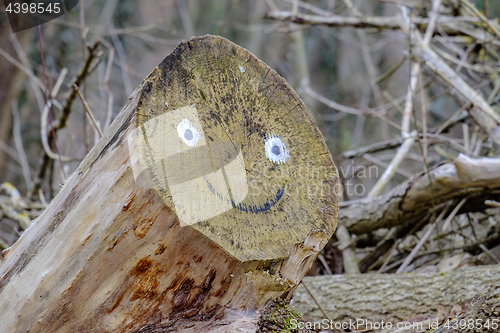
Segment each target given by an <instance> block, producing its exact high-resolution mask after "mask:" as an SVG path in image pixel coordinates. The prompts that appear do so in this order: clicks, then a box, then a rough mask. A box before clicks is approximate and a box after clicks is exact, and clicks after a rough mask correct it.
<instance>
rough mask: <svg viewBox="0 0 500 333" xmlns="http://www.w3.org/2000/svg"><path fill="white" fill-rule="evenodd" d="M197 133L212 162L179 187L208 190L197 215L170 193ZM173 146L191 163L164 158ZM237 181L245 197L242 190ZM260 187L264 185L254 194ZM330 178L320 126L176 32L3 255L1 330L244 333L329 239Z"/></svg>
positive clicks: (259, 74)
mask: <svg viewBox="0 0 500 333" xmlns="http://www.w3.org/2000/svg"><path fill="white" fill-rule="evenodd" d="M176 110H183V111H186V112H187V113H186V114H184V115H181V116H179V117H180V119H179V118H175V117H178V115H177V114H178V112H176ZM193 110H197V113H193V112H192V111H193ZM189 112H191V113H189ZM165 115H167V116H165ZM170 116H172V117H174V118H175V119H178V120H180V122H179V123H175V124H174V125H172V123H169V122H166V121H165V119H166V118H168V117H170ZM191 116H193V117H191ZM196 116H197V117H196ZM184 120H187V122H184ZM148 121H149V122H148ZM181 123H183V124H188V125H189V126H187V127H182V126H184V125H182V126H181V125H180V124H181ZM155 126H156V127H155ZM158 126H160V127H158ZM161 126H166V127H161ZM168 126H174V128H173V129H172V128H170V127H168ZM197 126H200V127H197ZM188 129H189V131H190V132H188V131H187V130H188ZM172 130H173V131H174V132H173V133H172V132H171V131H172ZM181 130H182V131H181ZM196 131H198V133H197V132H196ZM160 136H165V139H161V138H160ZM172 138H176V139H177V141H178V142H177V143H173V142H174V141H173V139H172ZM195 138H197V140H195ZM276 138H278V139H279V141H278V140H276ZM141 140H142V141H141ZM162 140H163V141H162ZM169 140H170V141H169ZM194 141H196V142H194ZM221 142H226V143H228V142H230V143H231V145H230V146H229V147H231V149H228V148H227V147H228V146H227V145H223V144H220V143H221ZM181 143H185V144H186V146H182V147H183V148H182V149H181V150H177V151H174V152H172V151H171V150H168V149H170V148H168V147H170V146H168V144H172V145H178V146H179V147H180V146H181V145H180V144H181ZM198 143H199V145H198V146H202V144H205V143H206V145H208V146H210V149H209V150H208V151H209V152H210V154H212V155H211V156H213V157H212V158H208V159H207V160H203V159H201V160H198V162H199V163H200V168H203V169H202V171H203V172H202V173H203V175H202V176H199V178H202V179H203V182H198V183H187V184H186V185H185V191H186V192H187V193H189V194H190V195H191V196H192V198H191V199H192V200H193V201H195V200H199V199H200V198H199V197H202V196H203V195H206V196H212V197H215V198H216V199H217V200H218V201H217V200H211V199H213V198H211V199H207V201H203V200H201V201H199V202H201V205H200V206H198V207H200V208H202V209H205V210H204V211H202V212H201V213H200V211H197V210H194V208H193V207H194V206H195V205H191V204H190V203H189V202H187V201H186V200H187V199H189V196H186V195H184V196H183V192H182V191H179V188H178V187H176V188H175V189H173V185H179V184H181V183H182V182H189V181H193V179H194V180H196V177H194V176H193V175H197V174H198V173H199V172H200V171H199V170H198V169H197V168H193V166H192V165H190V164H189V163H194V162H195V161H196V158H206V151H204V150H203V149H204V148H200V149H197V150H196V152H195V153H190V154H187V153H186V151H188V149H187V148H186V147H188V148H189V147H194V146H196V147H195V148H193V149H196V148H199V147H198V146H197V144H198ZM156 144H158V145H162V144H163V146H164V147H163V148H159V147H157V146H156ZM165 147H167V148H165ZM220 147H225V148H224V149H226V150H225V153H226V154H220V152H217V151H216V149H219V148H220ZM172 153H176V154H182V155H176V157H177V158H179V156H184V157H187V159H186V161H188V162H186V163H184V164H183V163H178V162H171V161H168V160H167V159H168V157H170V156H171V155H169V154H172ZM218 154H219V155H218ZM270 154H273V155H270ZM200 156H201V157H200ZM235 156H236V157H235ZM203 162H205V163H208V165H204V164H203ZM231 162H235V164H231ZM159 165H160V166H161V167H162V168H163V170H164V173H163V174H160V173H159V170H160V167H159ZM228 165H231V168H228V167H227V166H228ZM165 167H175V168H177V169H176V170H175V171H176V172H177V173H174V175H172V170H166V169H165ZM315 168H318V170H320V172H316V173H308V174H306V171H311V170H315ZM222 169H224V172H221V173H219V174H218V173H217V172H218V171H220V170H222ZM234 170H243V174H239V173H237V172H236V173H234ZM265 172H267V178H264V175H262V173H265ZM301 172H303V174H302V173H301ZM175 175H177V176H175ZM217 175H219V176H220V175H222V176H224V177H223V178H222V179H223V180H224V181H223V182H222V181H221V182H219V181H218V180H216V179H217ZM235 175H236V176H238V177H239V178H238V179H237V180H238V181H239V182H237V181H235V180H234V179H231V177H233V178H235V177H234V176H235ZM171 177H174V178H171ZM211 177H213V178H211ZM245 178H246V182H247V184H248V193H244V192H245V191H246V190H245V189H244V190H242V189H241V188H240V187H238V186H242V185H241V184H242V182H243V181H245ZM207 180H208V182H207ZM266 181H267V182H269V184H267V185H270V187H269V188H270V189H274V190H275V192H272V191H271V192H264V191H260V192H252V190H251V186H254V187H255V186H257V185H262V186H264V185H266V183H265V182H266ZM209 183H210V184H211V186H209ZM221 184H224V185H225V186H226V187H227V188H229V189H226V190H225V189H224V187H223V186H221V187H220V188H217V186H219V185H221ZM235 184H239V185H235ZM336 184H337V173H336V170H335V167H334V165H333V162H332V160H331V157H330V155H329V153H328V151H327V149H326V146H325V144H324V141H323V139H322V136H321V134H320V132H319V131H318V129H317V127H316V125H315V124H314V122H313V121H312V118H311V116H310V115H309V113H308V112H307V110H306V109H305V107H304V105H303V103H302V102H301V101H300V99H299V98H298V96H297V95H296V94H295V92H293V91H292V90H291V88H290V87H289V86H288V84H287V83H286V82H285V81H284V80H283V79H282V78H281V77H280V76H279V75H278V74H277V73H276V72H274V71H273V70H271V69H270V68H268V67H267V66H266V65H264V64H263V63H262V62H261V61H260V60H258V59H256V58H255V57H254V56H253V55H252V54H250V53H249V52H248V51H246V50H244V49H242V48H241V47H239V46H236V45H234V44H232V43H231V42H229V41H227V40H225V39H223V38H220V37H213V36H205V37H200V38H194V39H192V40H190V41H188V42H183V43H181V44H180V45H179V46H178V47H177V49H176V50H175V51H174V52H173V53H172V54H171V55H170V56H168V57H167V58H166V59H165V60H164V61H163V62H162V63H161V64H160V65H159V66H158V67H157V68H156V69H155V70H153V72H152V73H151V74H150V76H149V77H147V78H146V79H145V80H144V82H143V83H142V84H141V85H140V86H139V87H138V88H137V89H136V91H135V92H134V93H133V94H132V96H131V98H130V100H129V103H128V105H127V106H126V107H125V108H124V109H123V110H122V112H121V113H120V114H119V115H118V117H117V119H116V120H115V121H114V122H113V124H112V126H111V127H110V129H109V130H108V131H107V133H105V135H104V137H103V138H102V139H101V141H100V142H99V143H98V144H97V145H96V146H95V147H94V148H93V149H92V151H91V152H90V153H89V155H88V156H87V157H86V158H85V160H84V161H83V162H82V163H81V165H80V167H79V168H78V170H77V171H76V172H75V173H74V174H73V175H72V176H70V177H69V178H68V179H67V180H66V182H65V184H64V186H63V188H62V189H61V191H60V192H59V194H58V195H57V196H56V198H55V199H54V200H53V201H52V202H51V203H50V205H49V207H48V208H47V209H46V210H45V211H44V213H43V214H42V215H41V216H40V217H39V218H38V219H36V220H35V221H33V222H32V223H31V225H30V226H29V228H28V229H27V230H26V231H25V232H24V233H23V235H22V236H21V237H20V238H19V240H18V241H17V242H16V243H15V244H14V245H13V246H12V247H11V248H9V249H7V250H5V251H4V252H3V256H2V260H1V263H0V307H1V308H2V311H1V312H0V322H1V323H2V331H5V332H28V331H29V332H32V333H33V332H44V333H45V332H58V333H64V332H71V333H73V332H160V331H161V332H170V331H175V332H183V331H185V332H218V331H219V332H231V331H235V332H237V331H249V332H251V331H255V330H256V329H257V322H258V319H259V315H260V310H261V309H262V308H263V307H264V305H265V304H266V302H267V303H268V302H269V301H270V300H275V299H277V298H287V297H290V296H291V294H292V293H293V291H294V289H295V287H296V286H297V284H298V283H299V282H300V280H301V279H302V277H303V276H304V275H305V273H306V272H307V270H308V269H309V268H310V266H311V264H312V261H313V260H314V258H315V257H316V255H317V254H318V252H319V251H320V250H321V248H322V247H323V246H324V244H325V243H326V242H327V241H328V239H329V238H330V236H331V234H332V233H333V231H334V229H335V226H336V215H337V210H338V204H337V198H336V196H335V192H334V188H335V185H336ZM167 185H168V186H167ZM202 185H203V186H202ZM304 186H305V187H304ZM307 186H313V189H314V191H315V192H312V190H311V191H310V192H309V193H305V194H304V193H303V192H302V191H304V190H305V189H307V188H308V187H307ZM193 188H194V189H198V190H199V192H198V194H199V197H195V196H194V194H196V192H195V191H194V190H193ZM214 188H216V190H217V191H218V192H217V191H212V190H213V189H214ZM207 189H208V190H207ZM276 190H277V191H278V192H276ZM327 190H328V191H327ZM224 191H226V192H224ZM242 193H243V194H242ZM277 193H278V194H280V195H279V197H278V195H277ZM219 194H220V196H219ZM244 194H246V195H244ZM228 195H229V197H227V196H228ZM179 198H180V199H181V200H178V199H179ZM220 198H222V199H220ZM176 200H177V201H176ZM227 202H229V204H230V206H224V205H223V204H225V203H227ZM208 203H211V204H212V205H218V206H217V207H215V208H214V207H206V206H204V205H206V204H208ZM245 204H246V206H245ZM251 206H252V207H256V208H252V209H253V210H251V209H250V208H249V207H251ZM245 207H246V211H245ZM207 211H208V212H209V213H210V214H212V213H214V212H215V213H218V214H217V215H212V216H210V217H206V216H207V215H203V214H206V212H207ZM200 217H202V218H206V220H203V221H202V223H199V220H196V219H197V218H200Z"/></svg>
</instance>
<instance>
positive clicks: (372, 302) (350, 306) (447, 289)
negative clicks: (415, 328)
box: [292, 265, 500, 332]
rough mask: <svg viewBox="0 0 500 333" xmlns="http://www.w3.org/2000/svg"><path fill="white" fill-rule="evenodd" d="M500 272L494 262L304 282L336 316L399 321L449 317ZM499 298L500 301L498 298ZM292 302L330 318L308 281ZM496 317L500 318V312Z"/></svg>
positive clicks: (315, 318)
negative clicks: (445, 269)
mask: <svg viewBox="0 0 500 333" xmlns="http://www.w3.org/2000/svg"><path fill="white" fill-rule="evenodd" d="M498 274H500V265H489V266H479V267H471V268H464V269H460V270H456V271H451V272H446V273H411V274H356V275H353V274H351V275H323V276H310V277H305V278H304V282H305V283H306V284H307V287H308V289H309V290H310V291H311V293H312V294H313V296H314V298H315V300H316V301H317V302H318V303H319V305H320V307H321V308H322V309H323V311H325V313H326V315H328V318H329V319H330V320H331V321H332V322H336V323H343V322H344V323H345V322H349V320H352V321H356V320H361V319H365V320H367V321H371V322H376V323H381V322H382V321H384V322H386V323H388V322H391V323H392V324H393V327H396V326H397V323H398V322H404V321H412V320H413V321H416V320H418V318H420V319H421V320H422V319H428V318H438V319H439V321H441V320H442V319H445V317H443V316H446V315H447V314H450V313H451V312H452V310H453V308H454V307H455V308H457V307H458V309H462V306H464V307H465V306H467V304H468V303H470V302H471V301H472V300H473V299H474V296H475V295H476V294H478V293H479V292H481V291H482V290H483V289H484V288H486V287H487V286H498ZM495 304H496V307H500V305H499V304H498V301H497V303H495ZM292 307H293V308H294V309H295V310H296V311H298V312H300V313H301V314H302V315H303V316H304V317H305V318H307V319H308V320H310V321H311V322H321V321H322V320H324V319H325V316H324V315H323V313H322V312H321V310H320V308H319V307H318V306H317V304H316V302H315V301H314V300H313V299H312V298H311V296H310V295H309V293H308V292H307V291H306V290H305V288H304V287H302V286H300V287H299V288H298V289H297V291H296V292H295V294H294V298H293V303H292ZM492 317H493V318H498V313H495V314H493V313H492ZM497 320H498V319H497ZM497 322H498V321H497ZM499 324H500V323H499ZM434 328H437V327H434ZM358 329H361V327H359V328H358ZM425 331H426V330H424V332H425Z"/></svg>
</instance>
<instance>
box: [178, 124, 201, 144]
mask: <svg viewBox="0 0 500 333" xmlns="http://www.w3.org/2000/svg"><path fill="white" fill-rule="evenodd" d="M177 134H179V138H181V139H182V141H184V143H185V144H187V145H188V146H189V147H194V146H196V144H197V143H198V141H199V140H200V137H201V134H200V132H199V131H198V130H197V129H196V127H194V126H193V124H191V122H190V121H189V120H187V119H186V118H184V119H183V120H182V121H181V122H180V123H179V125H177Z"/></svg>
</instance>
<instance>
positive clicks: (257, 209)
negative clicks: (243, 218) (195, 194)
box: [203, 177, 285, 213]
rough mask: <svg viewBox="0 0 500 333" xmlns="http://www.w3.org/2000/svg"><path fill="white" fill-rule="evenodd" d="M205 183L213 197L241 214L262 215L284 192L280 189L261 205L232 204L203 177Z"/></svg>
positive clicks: (231, 201)
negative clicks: (228, 204)
mask: <svg viewBox="0 0 500 333" xmlns="http://www.w3.org/2000/svg"><path fill="white" fill-rule="evenodd" d="M203 179H204V180H205V182H206V183H207V187H208V189H209V190H210V192H212V194H213V195H215V196H217V197H218V198H219V199H220V200H221V201H226V202H228V203H230V204H231V205H232V206H233V208H236V209H238V210H240V211H242V212H245V213H263V212H266V211H268V210H269V209H271V207H273V206H274V205H276V204H277V203H278V202H279V201H280V199H281V198H282V197H283V193H284V192H285V191H284V189H282V188H280V189H279V190H278V191H277V192H276V195H275V197H274V198H272V199H269V200H268V201H266V202H264V203H262V204H258V205H257V204H255V203H253V204H247V203H246V202H240V203H236V202H234V200H233V199H230V198H224V195H223V194H222V193H220V192H219V191H217V189H216V188H215V187H214V186H213V185H212V183H211V182H210V181H209V180H208V179H207V178H206V177H203Z"/></svg>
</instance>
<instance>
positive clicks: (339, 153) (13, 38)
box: [0, 0, 500, 274]
mask: <svg viewBox="0 0 500 333" xmlns="http://www.w3.org/2000/svg"><path fill="white" fill-rule="evenodd" d="M499 14H500V3H499V2H498V1H491V0H490V1H488V0H482V1H481V0H477V1H467V0H442V1H422V0H412V1H398V0H380V1H375V0H373V1H368V0H360V1H351V0H311V1H307V2H306V1H294V0H202V1H199V0H185V1H183V0H165V1H154V0H140V1H139V0H120V1H118V0H108V1H93V0H81V1H80V3H79V5H78V6H77V7H76V8H75V9H74V10H72V11H71V12H69V13H68V14H67V15H65V16H63V17H61V18H59V19H56V20H54V21H51V22H49V23H47V24H45V25H43V26H42V27H41V29H40V30H38V29H29V30H27V31H23V32H20V33H17V34H12V33H11V30H10V28H9V25H8V20H7V16H6V15H5V12H4V9H3V8H2V11H1V12H0V77H1V80H0V183H4V182H9V183H10V184H12V185H8V184H5V183H4V184H3V185H2V197H1V200H0V247H1V248H5V247H7V246H9V245H11V244H12V243H13V242H14V241H15V240H16V239H17V237H18V236H19V234H20V233H21V232H22V230H23V229H24V228H26V226H27V223H29V220H30V219H32V218H35V217H36V216H38V215H39V213H40V212H41V211H42V210H43V209H44V207H46V205H47V202H49V201H50V200H51V199H52V198H53V197H54V196H55V195H56V194H57V191H58V190H59V189H60V186H61V184H62V183H64V179H65V178H66V177H67V176H69V175H70V174H71V173H72V172H73V171H74V170H75V169H76V168H77V166H78V164H79V162H80V161H81V159H82V158H83V157H84V156H85V155H86V154H87V153H88V151H89V150H90V149H91V148H92V146H93V145H94V144H95V142H96V141H97V140H98V138H99V134H98V132H97V131H96V130H95V126H94V125H93V124H92V121H91V120H90V118H89V116H88V115H87V114H86V112H85V110H84V106H83V102H82V101H81V99H80V98H79V97H78V96H77V95H76V94H75V93H74V89H73V83H77V85H78V86H79V89H80V92H81V94H82V96H83V98H84V100H85V101H86V103H88V107H89V109H90V110H91V111H92V114H93V116H94V117H95V120H96V122H97V123H98V124H99V126H100V128H102V129H103V130H105V129H106V128H107V127H108V126H109V124H110V122H111V121H112V119H113V118H114V117H115V116H116V115H117V114H118V112H119V111H120V109H121V108H122V106H123V105H124V104H125V103H126V101H127V97H128V96H129V94H130V93H132V91H133V89H134V88H135V87H136V86H137V85H138V84H139V83H140V82H141V81H142V79H143V78H144V77H146V76H147V75H148V74H149V72H150V71H151V70H152V69H153V68H154V67H155V66H156V65H157V64H158V63H159V62H160V61H161V60H162V59H163V58H164V57H165V56H166V55H167V54H169V53H170V52H171V51H172V50H173V49H174V48H175V46H176V45H177V44H178V43H179V41H181V40H186V39H189V38H190V37H191V36H194V35H204V34H217V35H221V36H224V37H226V38H228V39H230V40H231V41H233V42H235V43H237V44H239V45H242V46H244V47H245V48H247V49H248V50H250V51H251V52H252V53H254V54H255V55H256V56H257V57H259V58H261V59H262V60H263V61H264V62H266V63H267V64H268V65H269V66H271V67H272V68H274V69H276V70H277V71H278V73H280V75H282V76H283V77H284V78H285V79H286V80H287V81H288V82H289V83H290V84H291V85H292V87H294V89H295V90H296V91H297V92H298V93H299V95H301V97H302V98H303V100H304V102H305V103H306V105H307V106H308V108H309V110H310V111H311V113H312V114H313V116H314V118H315V119H316V121H317V123H318V125H319V127H320V129H321V131H322V132H323V134H324V136H325V140H326V142H327V145H328V147H329V149H330V151H331V153H332V156H333V159H334V161H335V162H336V164H337V166H338V169H339V172H340V175H341V179H342V182H343V185H344V193H343V195H342V198H341V199H342V200H343V201H344V203H343V209H344V211H345V212H348V213H349V212H357V213H352V214H353V215H349V216H347V215H348V213H344V215H343V216H342V217H341V218H342V219H340V223H339V225H343V226H344V227H345V228H340V229H339V231H340V233H337V235H336V237H335V238H334V239H333V240H332V242H331V244H329V246H327V248H326V249H325V251H324V254H323V256H321V257H320V259H321V260H320V261H319V263H318V265H317V267H316V268H315V270H314V271H313V272H311V274H331V273H342V272H345V271H346V270H347V271H350V272H351V273H356V272H368V271H374V270H375V271H379V272H396V271H397V272H398V273H400V272H408V271H432V272H442V271H447V270H451V269H457V268H458V267H463V266H475V265H482V264H487V263H499V261H498V257H497V255H496V254H495V253H497V252H498V253H500V249H499V247H498V244H500V230H499V228H498V220H499V215H498V214H499V212H500V211H499V208H498V207H500V204H499V202H498V201H499V200H498V197H499V193H500V192H499V190H500V184H499V183H500V181H499V179H498V177H497V174H496V173H495V172H498V168H497V167H498V165H499V164H495V163H498V160H497V159H496V156H497V155H498V147H499V144H500V130H499V128H498V125H499V119H500V118H498V117H499V116H498V114H499V105H498V104H499V102H500V94H499V91H500V75H499V74H500V66H499V64H500V28H499V23H498V19H497V17H498V15H499ZM42 55H43V56H42ZM448 69H449V70H451V72H450V71H448ZM58 80H60V83H58ZM462 82H463V83H465V85H464V84H463V83H462ZM46 99H47V100H49V101H50V102H51V104H52V106H51V108H50V116H48V115H47V117H46V118H44V117H42V115H43V110H44V107H45V104H46V101H45V100H46ZM65 117H67V120H66V119H65ZM43 119H47V120H43ZM50 123H52V124H53V126H54V127H55V129H56V130H55V132H56V135H57V141H56V142H57V145H56V144H54V141H53V139H52V138H53V137H52V134H51V133H50V132H51V130H50ZM43 124H45V126H43ZM41 128H42V130H44V131H45V132H42V134H41ZM44 137H46V138H47V139H46V140H47V145H48V146H50V147H51V150H52V152H51V153H47V149H44V148H43V145H42V141H43V140H42V138H44ZM54 154H59V155H61V156H64V157H63V158H61V159H60V158H50V157H48V155H54ZM459 154H464V155H465V156H467V157H469V158H471V159H477V158H481V157H486V158H489V160H487V162H485V161H486V160H484V161H483V160H482V161H483V162H480V163H479V164H477V165H476V166H478V165H479V166H480V165H486V164H487V163H493V164H492V169H491V170H490V171H488V170H489V169H481V168H479V167H477V168H476V169H475V170H476V171H477V170H478V171H477V172H479V173H480V174H481V175H483V176H484V175H489V176H491V178H487V177H486V178H485V179H486V180H484V181H483V182H482V183H480V184H478V183H477V182H474V181H475V180H470V179H469V180H470V182H469V183H467V182H465V181H464V180H463V179H460V177H458V180H457V181H458V182H460V183H461V184H463V186H462V187H460V186H459V187H454V186H457V185H456V182H455V183H453V184H452V185H449V184H447V185H444V188H448V189H449V190H450V191H448V192H446V191H444V192H443V193H444V194H443V193H441V192H439V189H438V187H439V184H437V183H435V185H434V187H433V185H429V184H427V185H425V184H424V185H422V186H423V187H422V189H420V190H419V191H421V192H419V193H420V194H422V193H423V194H422V195H421V196H418V195H416V196H414V197H411V195H410V194H412V193H414V192H411V191H410V189H411V188H412V186H413V184H420V183H419V181H420V182H423V181H424V180H425V179H435V180H439V177H438V175H436V174H435V173H433V170H442V169H439V167H440V166H443V165H444V166H451V165H452V164H453V161H455V162H456V161H457V157H458V156H459ZM464 163H465V164H466V165H471V164H470V163H471V162H467V161H466V162H464ZM484 163H486V164H484ZM453 165H454V166H455V167H457V164H456V163H455V164H453ZM455 171H456V170H455ZM440 172H441V171H440ZM455 176H456V175H455ZM476 176H477V175H476ZM415 177H417V178H415ZM433 177H434V178H433ZM450 177H451V176H450ZM447 179H448V178H447ZM476 180H477V179H476ZM400 184H403V187H405V188H406V191H404V190H401V185H400ZM398 186H399V187H398ZM398 188H399V190H398ZM16 189H17V190H16ZM16 191H18V192H16ZM397 191H400V192H401V191H403V192H402V193H403V195H405V196H407V197H410V199H411V200H412V202H411V205H413V206H411V205H410V206H411V207H413V208H411V210H412V212H417V213H418V214H417V213H415V214H413V213H412V214H413V215H412V214H408V212H405V211H404V205H408V203H405V202H400V203H399V204H398V207H396V208H394V207H393V208H390V207H389V208H387V207H386V206H385V205H384V203H387V202H388V201H389V200H390V198H393V197H394V196H397V193H399V192H397ZM17 193H19V195H18V194H17ZM384 195H385V197H383V196H384ZM412 195H413V194H412ZM366 198H368V200H372V199H376V198H378V199H379V201H376V200H375V202H376V203H377V204H378V205H379V208H378V211H382V212H388V213H387V215H390V214H396V213H394V210H395V209H400V210H401V211H400V212H399V213H397V214H399V215H397V217H396V218H393V219H392V220H391V221H389V222H387V220H384V218H386V217H382V218H381V217H380V216H379V217H376V216H374V213H373V212H374V211H377V209H375V210H372V211H371V213H370V212H365V213H366V214H367V215H363V212H364V211H363V209H365V208H366V206H367V204H366V200H367V199H366ZM412 198H413V199H412ZM359 200H361V201H359ZM363 200H365V201H363ZM372 201H373V200H372ZM12 202H14V204H12ZM360 202H361V204H360ZM363 202H364V203H363ZM359 205H361V206H359ZM363 205H364V206H363ZM363 207H365V208H363ZM385 209H387V210H385ZM391 209H392V210H391ZM349 214H350V213H349ZM363 219H364V220H363ZM362 220H363V221H368V222H370V221H371V222H370V223H371V225H372V227H366V225H367V224H359V222H360V221H362ZM368 222H367V223H368ZM377 223H378V224H377ZM349 249H350V250H349ZM415 249H416V250H415ZM346 250H347V251H346ZM349 265H353V266H349ZM348 267H351V268H348Z"/></svg>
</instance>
